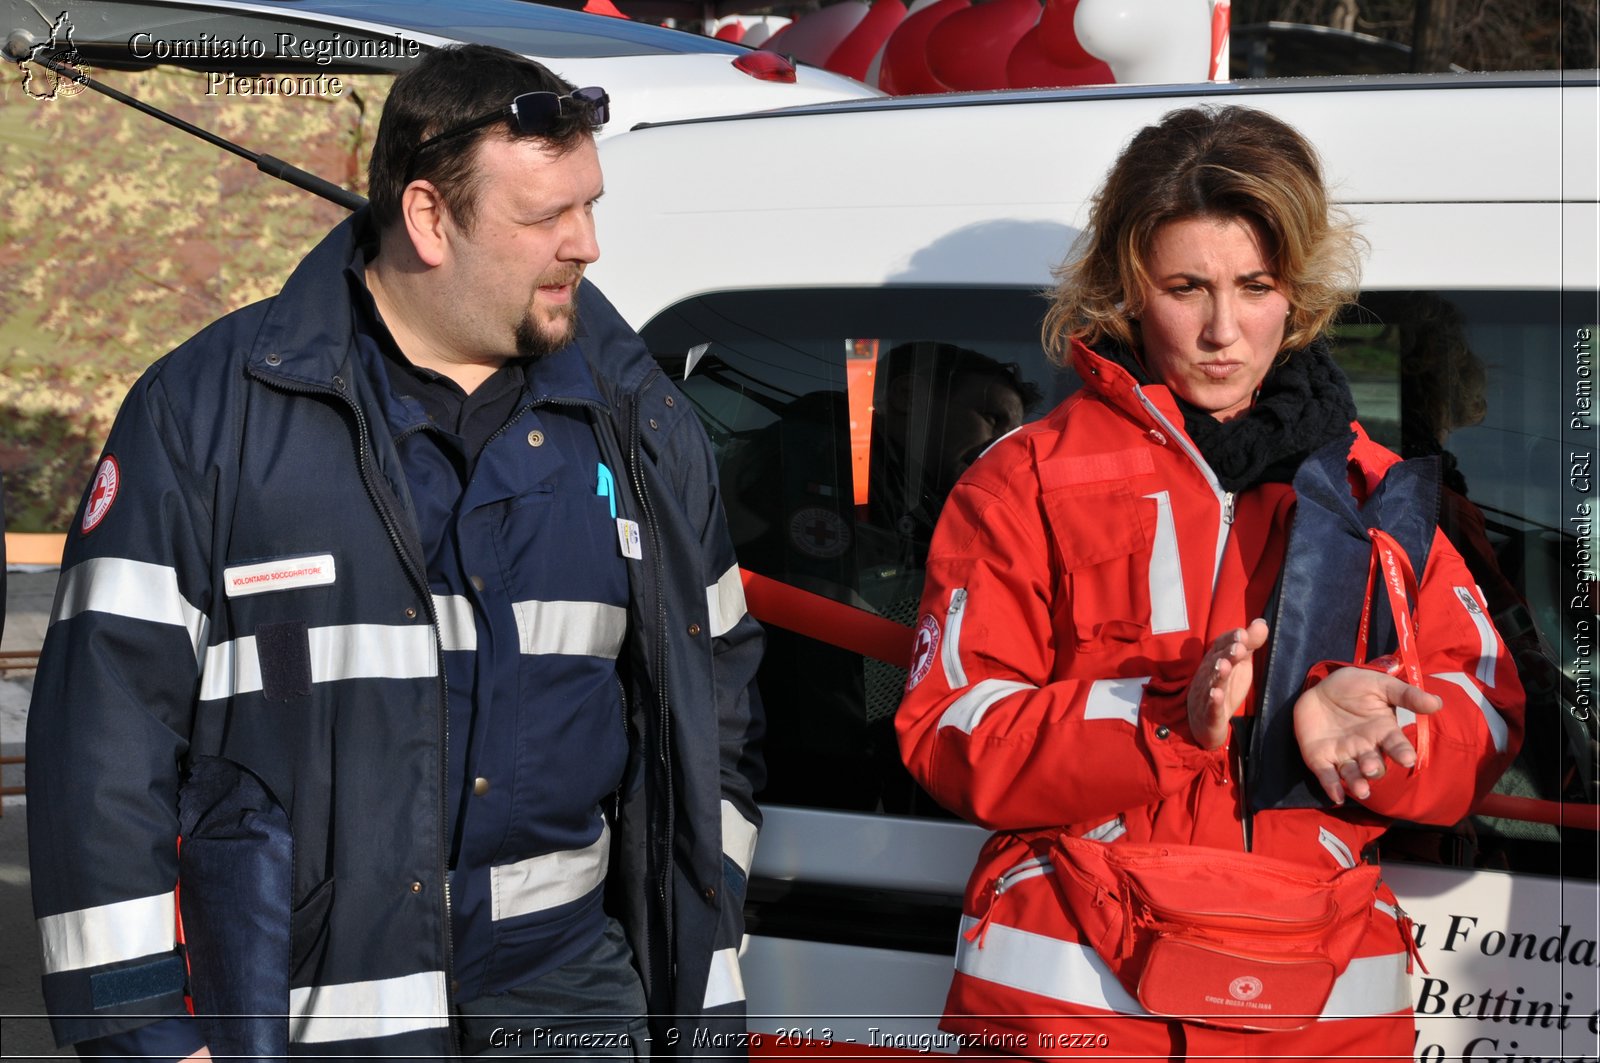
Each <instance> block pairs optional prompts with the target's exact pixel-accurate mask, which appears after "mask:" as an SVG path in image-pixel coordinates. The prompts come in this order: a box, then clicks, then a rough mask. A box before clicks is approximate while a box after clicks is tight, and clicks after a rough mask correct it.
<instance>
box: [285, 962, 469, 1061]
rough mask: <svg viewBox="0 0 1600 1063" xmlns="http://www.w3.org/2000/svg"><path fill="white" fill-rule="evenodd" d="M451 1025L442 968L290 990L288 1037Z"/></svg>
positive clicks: (322, 1038) (315, 1039) (335, 1037)
mask: <svg viewBox="0 0 1600 1063" xmlns="http://www.w3.org/2000/svg"><path fill="white" fill-rule="evenodd" d="M449 1025H450V1005H449V1001H448V998H447V997H446V994H445V977H444V972H443V971H420V972H418V973H417V974H407V975H402V976H400V977H399V978H378V979H374V980H373V981H370V982H345V983H343V984H341V985H320V986H308V987H307V988H304V989H291V990H290V991H289V1039H290V1040H291V1041H294V1042H297V1043H299V1044H321V1043H324V1042H327V1041H354V1040H357V1039H362V1040H365V1039H367V1038H373V1037H392V1036H394V1035H395V1034H401V1033H413V1032H415V1031H417V1030H432V1029H437V1028H439V1027H442V1026H449Z"/></svg>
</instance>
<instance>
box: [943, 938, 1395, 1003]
mask: <svg viewBox="0 0 1600 1063" xmlns="http://www.w3.org/2000/svg"><path fill="white" fill-rule="evenodd" d="M977 924H978V920H977V919H974V918H972V917H971V916H966V915H964V916H962V917H961V933H960V936H959V937H957V938H956V970H958V971H960V972H961V973H962V974H964V975H966V976H967V977H969V978H977V979H980V980H982V981H985V982H994V983H995V984H997V985H1003V986H1010V987H1011V988H1012V989H1020V990H1022V991H1023V992H1025V993H1033V994H1036V995H1038V996H1042V997H1049V998H1050V999H1051V1000H1059V1001H1062V1002H1064V1003H1068V1004H1076V1005H1078V1006H1080V1007H1085V1008H1094V1009H1096V1010H1098V1011H1110V1012H1116V1013H1118V1014H1121V1015H1139V1016H1144V1017H1150V1015H1151V1013H1150V1012H1148V1011H1146V1010H1145V1009H1144V1006H1143V1005H1141V1004H1140V1003H1139V1002H1138V1001H1137V1000H1135V999H1134V998H1133V996H1132V995H1130V994H1129V993H1128V991H1127V990H1126V989H1125V988H1123V985H1122V983H1121V982H1119V981H1117V976H1116V975H1114V974H1112V973H1111V969H1110V968H1109V967H1107V966H1106V963H1105V961H1104V960H1102V959H1101V958H1100V956H1099V954H1098V953H1096V952H1095V951H1094V949H1092V948H1090V947H1089V946H1087V945H1080V944H1078V943H1076V942H1072V941H1062V940H1061V939H1059V938H1053V937H1048V936H1046V935H1044V934H1035V933H1032V932H1030V931H1027V930H1018V929H1017V928H1016V927H1011V926H1006V925H1004V924H1002V923H995V922H991V923H990V924H989V925H988V927H987V928H986V930H985V931H984V932H983V934H982V936H981V937H980V938H979V940H981V941H982V942H983V946H982V947H981V948H980V947H979V946H978V944H977V943H976V942H974V941H969V940H968V938H967V935H968V933H969V932H970V931H971V930H972V928H973V927H974V926H976V925H977ZM1410 1007H1411V982H1410V980H1409V979H1408V978H1407V976H1406V954H1405V953H1404V952H1395V953H1390V954H1388V955H1384V956H1366V957H1362V958H1360V959H1355V960H1351V961H1350V966H1348V967H1346V968H1345V970H1344V973H1343V974H1341V975H1340V976H1339V977H1338V979H1337V980H1336V981H1335V982H1334V983H1333V992H1332V993H1331V994H1330V995H1329V997H1328V1002H1327V1004H1325V1005H1324V1006H1323V1008H1322V1017H1321V1021H1323V1022H1327V1021H1330V1020H1335V1019H1364V1018H1371V1017H1373V1016H1377V1015H1392V1014H1393V1013H1395V1012H1397V1011H1405V1010H1407V1009H1409V1008H1410Z"/></svg>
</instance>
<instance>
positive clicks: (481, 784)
mask: <svg viewBox="0 0 1600 1063" xmlns="http://www.w3.org/2000/svg"><path fill="white" fill-rule="evenodd" d="M472 792H473V793H474V794H476V795H477V796H479V797H482V796H483V795H484V794H486V793H488V792H489V780H488V779H485V778H484V777H483V776H482V775H480V776H478V777H477V778H476V779H473V780H472Z"/></svg>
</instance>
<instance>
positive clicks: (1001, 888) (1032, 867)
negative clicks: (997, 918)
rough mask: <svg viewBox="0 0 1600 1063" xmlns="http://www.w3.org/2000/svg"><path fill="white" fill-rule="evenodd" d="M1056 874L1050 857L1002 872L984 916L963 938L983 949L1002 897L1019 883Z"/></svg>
mask: <svg viewBox="0 0 1600 1063" xmlns="http://www.w3.org/2000/svg"><path fill="white" fill-rule="evenodd" d="M1055 873H1056V866H1055V865H1054V864H1052V863H1051V862H1050V858H1049V857H1048V856H1035V857H1030V858H1029V859H1027V860H1024V861H1022V863H1020V864H1017V865H1015V866H1013V867H1011V868H1008V869H1007V870H1005V871H1003V872H1001V873H1000V875H999V876H998V877H997V878H996V879H995V880H994V885H992V886H990V887H989V903H988V904H987V905H985V906H984V909H983V915H981V916H979V917H978V921H977V922H976V923H974V924H972V926H971V928H969V929H968V930H967V932H966V934H965V935H963V936H964V937H965V938H966V939H967V940H968V941H971V942H973V943H974V944H976V945H977V946H978V948H980V949H981V948H983V943H984V939H985V938H987V937H988V935H989V923H990V922H991V921H992V920H993V919H994V913H995V909H996V908H998V907H1000V895H1001V894H1003V893H1005V891H1006V890H1008V889H1010V888H1011V887H1012V886H1015V885H1016V884H1017V883H1019V882H1026V881H1027V880H1028V879H1031V878H1038V877H1039V876H1040V875H1053V874H1055Z"/></svg>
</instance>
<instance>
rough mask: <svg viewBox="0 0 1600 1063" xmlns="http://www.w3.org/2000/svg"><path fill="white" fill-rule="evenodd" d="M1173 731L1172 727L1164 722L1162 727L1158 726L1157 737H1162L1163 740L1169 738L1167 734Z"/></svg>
mask: <svg viewBox="0 0 1600 1063" xmlns="http://www.w3.org/2000/svg"><path fill="white" fill-rule="evenodd" d="M1171 733H1172V729H1171V728H1170V727H1168V726H1167V725H1166V724H1162V725H1161V726H1160V727H1157V728H1156V737H1157V738H1159V739H1161V740H1162V741H1163V742H1165V741H1166V740H1167V736H1168V735H1169V734H1171Z"/></svg>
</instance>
